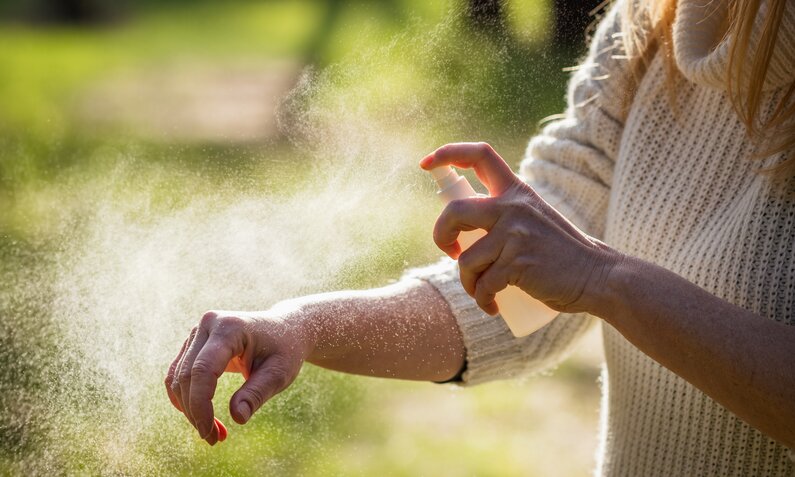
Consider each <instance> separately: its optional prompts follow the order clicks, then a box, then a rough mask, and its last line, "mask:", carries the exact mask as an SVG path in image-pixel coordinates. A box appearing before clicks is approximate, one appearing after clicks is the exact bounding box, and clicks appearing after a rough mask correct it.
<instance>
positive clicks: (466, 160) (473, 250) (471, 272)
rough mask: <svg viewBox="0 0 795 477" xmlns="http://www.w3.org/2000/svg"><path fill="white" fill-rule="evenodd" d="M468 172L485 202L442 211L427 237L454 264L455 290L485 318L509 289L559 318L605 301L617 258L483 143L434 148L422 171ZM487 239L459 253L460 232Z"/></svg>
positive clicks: (462, 202) (465, 202)
mask: <svg viewBox="0 0 795 477" xmlns="http://www.w3.org/2000/svg"><path fill="white" fill-rule="evenodd" d="M444 165H452V166H455V167H458V168H473V169H474V170H475V173H476V174H477V176H478V178H479V179H480V181H481V182H482V183H483V184H484V185H485V186H486V187H487V188H488V189H489V194H490V196H489V197H473V198H469V199H463V200H456V201H453V202H451V203H450V204H448V205H447V207H446V208H445V209H444V211H443V212H442V214H441V215H440V216H439V219H438V220H437V222H436V226H435V228H434V232H433V238H434V241H435V242H436V245H437V246H438V247H439V248H440V249H442V251H444V252H445V253H447V254H448V255H450V256H451V257H452V258H457V259H458V265H459V269H460V274H461V283H462V284H463V286H464V289H465V290H466V291H467V293H468V294H469V295H471V296H472V297H473V298H475V300H476V301H477V303H478V306H480V308H482V309H483V311H485V312H486V313H489V314H492V315H493V314H496V313H498V307H497V304H496V303H495V302H494V297H495V295H496V294H497V292H499V291H501V290H502V289H504V288H505V287H507V286H508V285H515V286H518V287H519V288H521V289H522V290H524V291H525V292H526V293H528V294H530V295H532V296H533V297H534V298H536V299H538V300H541V301H542V302H544V303H545V304H546V305H547V306H549V307H550V308H553V309H555V310H557V311H561V312H569V313H577V312H587V311H591V310H592V309H593V308H594V305H595V302H596V300H598V299H599V297H600V296H604V295H605V291H606V288H607V285H608V284H607V278H608V277H609V275H610V270H611V269H612V268H613V267H614V266H615V265H616V264H617V263H618V262H620V261H621V259H622V255H621V254H620V253H618V252H616V251H615V250H613V249H611V248H610V247H608V246H607V245H605V244H604V243H602V242H600V241H599V240H596V239H594V238H592V237H589V236H588V235H587V234H585V233H584V232H582V231H581V230H579V229H578V228H577V227H575V226H574V224H572V223H571V222H569V221H568V220H567V219H566V218H565V217H563V216H562V215H561V214H560V213H559V212H558V211H557V210H555V209H554V208H553V207H552V206H550V205H549V204H548V203H546V202H545V201H544V200H543V199H542V198H541V197H540V196H539V195H538V194H536V192H535V191H534V190H533V189H532V188H531V187H530V186H528V185H527V184H525V183H524V182H522V180H520V179H519V178H518V177H517V176H516V175H514V173H513V172H512V171H511V168H510V167H509V166H508V164H506V163H505V161H504V160H503V159H502V158H501V157H500V156H499V154H497V153H496V152H495V151H494V149H493V148H492V147H491V146H489V145H488V144H486V143H458V144H448V145H445V146H442V147H440V148H439V149H437V150H436V151H434V152H433V153H432V154H430V155H428V156H427V157H425V158H424V159H423V160H422V161H421V162H420V166H421V167H422V168H423V169H426V170H429V169H433V168H435V167H439V166H444ZM474 229H484V230H486V231H487V234H486V235H485V236H484V237H482V238H481V239H480V240H478V241H477V242H475V243H474V244H473V245H472V246H471V247H470V248H469V249H467V250H466V251H464V252H463V253H462V252H461V248H460V246H459V244H458V242H457V238H458V234H459V232H462V231H467V230H474Z"/></svg>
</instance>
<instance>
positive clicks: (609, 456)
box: [410, 0, 795, 476]
mask: <svg viewBox="0 0 795 477" xmlns="http://www.w3.org/2000/svg"><path fill="white" fill-rule="evenodd" d="M621 3H623V2H621V1H619V2H618V5H615V6H613V7H612V9H611V10H610V12H609V13H608V14H607V15H606V17H605V18H604V20H603V21H602V22H601V25H600V27H599V29H598V30H597V32H596V35H595V37H594V39H593V42H592V45H591V48H590V54H589V55H588V57H587V59H586V60H585V61H584V63H583V65H582V67H581V68H580V69H578V71H577V72H576V73H575V74H574V76H573V78H572V80H571V83H570V86H569V96H568V101H569V107H568V111H567V114H566V117H565V119H562V120H560V121H557V122H554V123H551V124H549V125H548V126H547V127H546V128H545V129H544V130H543V131H542V133H541V134H540V135H539V136H537V137H535V138H533V139H532V141H531V142H530V146H529V148H528V152H527V157H526V158H525V160H524V161H523V162H522V165H521V175H522V176H523V178H525V179H526V180H528V181H529V183H530V184H531V185H532V186H533V187H534V188H535V189H536V190H537V191H538V192H539V194H541V195H542V196H543V197H544V198H545V199H546V200H547V201H548V202H549V203H551V204H552V205H553V206H555V207H556V208H557V209H558V210H559V211H560V212H561V213H563V214H564V215H565V216H567V217H568V218H569V219H571V220H572V222H574V223H575V224H577V225H578V226H579V227H580V228H582V229H583V230H585V231H586V232H588V233H589V234H591V235H593V236H595V237H599V238H602V239H603V240H604V241H605V242H606V243H608V244H609V245H611V246H612V247H615V248H616V249H618V250H621V251H623V252H625V253H627V254H630V255H632V256H635V257H639V258H641V259H644V260H647V261H650V262H653V263H656V264H658V265H661V266H663V267H665V268H667V269H669V270H672V271H674V272H676V273H677V274H679V275H681V276H682V277H684V278H686V279H687V280H689V281H691V282H693V283H695V284H697V285H698V286H700V287H702V288H704V289H706V290H708V291H709V292H710V293H713V294H715V295H717V296H719V297H721V298H723V299H725V300H728V301H730V302H732V303H735V304H737V305H739V306H742V307H744V308H746V309H748V310H751V311H753V312H754V313H757V314H759V315H760V316H763V317H765V319H772V320H778V321H782V322H786V323H789V324H795V201H794V200H792V199H787V198H785V197H784V196H782V195H781V194H779V193H778V192H777V189H775V188H773V187H771V184H770V181H769V180H768V179H767V178H765V177H763V176H761V175H760V174H757V173H755V172H754V170H755V168H757V167H758V166H759V164H760V163H759V162H754V161H752V159H751V157H752V156H753V155H754V153H755V152H756V151H757V150H758V146H755V145H754V144H752V143H751V142H750V141H749V140H748V139H747V137H746V135H745V131H744V128H743V125H742V124H741V122H740V121H739V120H738V118H737V116H736V114H735V112H734V111H733V109H732V106H731V104H730V102H729V100H728V98H727V94H726V92H725V91H724V88H723V79H724V77H725V71H726V65H727V56H728V47H727V41H726V40H724V39H723V32H722V31H721V30H720V28H721V25H725V23H724V22H723V20H724V19H725V13H726V12H725V10H724V9H725V8H726V4H728V3H729V2H724V1H714V0H680V3H679V6H678V11H677V18H676V22H675V26H674V37H675V38H674V50H675V59H676V63H677V66H678V69H679V70H680V73H681V76H680V77H679V78H678V80H677V84H676V101H677V103H678V104H677V106H678V111H677V112H676V113H675V112H674V111H673V109H672V106H671V102H670V100H669V99H670V97H669V94H668V93H667V91H666V87H665V86H666V85H665V81H666V78H665V71H664V70H665V68H664V64H663V58H662V56H661V55H660V54H658V56H657V58H655V59H654V61H653V62H652V64H651V66H650V68H649V69H648V71H647V73H646V75H645V76H644V78H643V80H642V82H641V84H640V87H639V90H638V92H637V94H636V96H635V97H634V100H633V102H632V104H631V107H630V109H629V112H628V114H622V101H623V98H624V95H625V94H626V91H627V88H626V84H627V83H626V80H627V74H628V73H627V62H626V60H625V58H624V57H623V56H622V55H623V50H622V45H621V24H620V23H621V22H620V18H619V17H620V14H621V11H620V10H621V9H622V8H623V7H622V5H621ZM793 4H795V2H788V7H787V11H786V14H785V18H784V21H783V25H782V30H781V33H780V35H779V45H778V49H777V50H776V53H775V56H774V59H773V63H772V65H771V68H770V74H769V78H768V80H767V84H766V85H765V89H766V97H765V98H764V101H765V102H764V104H765V105H766V106H767V107H768V110H769V107H771V106H772V105H774V104H775V101H776V99H777V98H779V97H780V95H781V94H782V93H783V90H784V86H785V85H786V84H787V83H788V82H790V81H792V80H793V79H794V78H795V71H793V70H795V5H793ZM782 159H783V155H781V154H779V155H777V156H774V157H771V158H768V159H767V160H766V162H764V163H765V164H770V163H773V162H776V161H780V160H782ZM410 275H412V276H415V277H419V278H422V279H425V280H427V281H429V282H430V283H432V284H433V285H434V286H435V287H436V288H437V289H438V290H439V291H440V292H441V294H442V295H443V296H444V297H445V299H446V300H447V301H448V302H449V304H450V307H451V309H452V310H453V313H454V314H455V316H456V319H457V320H458V323H459V325H460V328H461V331H462V333H463V337H464V342H465V345H466V348H467V370H466V372H465V373H464V375H463V381H464V383H465V384H466V383H468V384H476V383H481V382H484V381H489V380H494V379H505V378H511V377H514V376H518V375H523V374H528V373H533V372H537V371H541V370H543V369H545V368H548V367H550V366H554V365H555V364H557V363H558V362H559V361H560V360H561V359H563V358H564V357H565V356H566V355H567V353H568V351H569V350H570V349H571V348H572V347H573V346H574V345H576V343H577V341H578V338H579V337H580V336H582V335H583V334H584V332H585V331H586V330H587V329H588V328H589V327H590V326H592V325H594V324H596V323H600V322H601V321H600V320H598V319H596V318H593V317H589V316H585V315H565V314H562V315H560V316H558V318H556V319H555V320H554V321H553V322H552V323H550V324H549V325H547V326H546V327H545V328H542V329H541V330H539V331H537V332H536V333H533V334H532V335H530V336H527V337H524V338H518V339H517V338H514V337H513V336H512V335H511V334H510V332H509V331H508V328H507V327H506V326H505V324H504V322H503V321H502V320H501V319H495V318H492V317H489V316H487V315H485V314H483V313H482V312H481V311H480V310H479V309H478V308H477V307H476V306H475V304H474V302H473V300H472V299H471V298H470V297H469V296H467V295H466V293H465V292H464V290H463V289H462V287H461V285H460V282H459V281H458V273H457V270H456V268H455V264H454V263H453V262H450V261H447V262H443V263H441V264H438V265H436V266H433V267H428V268H425V269H420V270H415V271H413V272H412V273H411V274H410ZM692 319H694V320H697V319H699V317H698V316H693V317H692ZM603 327H604V330H603V331H604V333H603V334H604V348H605V355H606V361H607V362H606V376H605V378H606V381H605V383H606V385H605V386H604V389H605V396H604V404H605V405H604V406H603V412H605V413H606V415H605V416H603V419H602V422H603V429H602V438H601V449H600V454H599V461H598V463H597V467H598V468H597V474H598V475H602V476H619V475H622V476H624V475H625V476H654V475H660V476H663V475H664V476H675V475H716V476H717V475H720V476H726V475H731V476H747V475H788V476H792V475H795V463H794V462H793V460H792V454H791V453H790V452H789V451H788V450H787V448H786V447H784V446H782V445H780V444H778V443H776V442H775V441H773V440H772V439H770V438H769V437H767V436H765V435H764V434H762V433H761V432H759V431H757V430H756V429H754V428H752V427H750V426H749V425H748V424H746V423H745V422H743V421H741V420H740V419H739V418H738V417H736V416H734V415H733V414H732V413H730V412H729V411H727V410H726V409H724V408H723V407H722V406H720V405H719V404H717V403H716V402H715V401H713V400H712V399H710V398H709V397H707V396H706V395H705V394H703V393H702V392H701V391H699V390H698V389H696V388H695V387H693V386H692V385H690V384H689V383H687V382H686V381H685V380H683V379H682V378H680V377H679V376H677V375H676V374H674V373H672V372H671V371H669V370H667V369H666V368H664V367H662V366H661V365H659V364H658V363H656V362H655V361H653V360H652V359H650V358H649V357H647V356H646V355H645V354H643V353H642V352H641V351H640V350H638V349H637V348H635V347H634V346H633V345H632V344H630V343H629V342H628V341H627V340H626V339H624V337H623V336H622V335H621V334H619V333H618V332H617V331H616V330H615V329H614V328H612V327H611V326H609V325H603ZM793 363H795V347H794V348H793ZM793 405H795V403H793ZM505 438H506V439H510V436H506V437H505Z"/></svg>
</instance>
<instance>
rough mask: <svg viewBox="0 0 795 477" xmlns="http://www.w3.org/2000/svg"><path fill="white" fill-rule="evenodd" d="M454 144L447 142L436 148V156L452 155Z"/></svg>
mask: <svg viewBox="0 0 795 477" xmlns="http://www.w3.org/2000/svg"><path fill="white" fill-rule="evenodd" d="M451 149H452V146H451V145H450V144H445V145H444V146H442V147H440V148H439V149H437V150H436V156H438V157H442V158H443V157H446V156H448V155H450V152H451Z"/></svg>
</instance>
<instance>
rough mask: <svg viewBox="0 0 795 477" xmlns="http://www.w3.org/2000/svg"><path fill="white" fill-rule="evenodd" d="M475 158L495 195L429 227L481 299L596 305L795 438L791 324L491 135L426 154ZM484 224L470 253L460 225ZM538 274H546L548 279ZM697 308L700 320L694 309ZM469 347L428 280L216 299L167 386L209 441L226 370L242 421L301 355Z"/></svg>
mask: <svg viewBox="0 0 795 477" xmlns="http://www.w3.org/2000/svg"><path fill="white" fill-rule="evenodd" d="M442 165H453V166H455V167H459V168H473V169H474V170H475V173H476V174H477V176H478V178H479V179H480V180H481V181H482V182H483V184H484V185H486V187H487V188H488V189H489V193H490V197H476V198H471V199H465V200H459V201H454V202H451V203H450V204H449V205H448V206H447V207H446V208H445V210H444V211H443V212H442V214H441V216H440V217H439V219H438V221H437V223H436V226H435V228H434V240H435V242H436V244H437V245H438V246H439V248H440V249H442V250H443V251H444V252H445V253H447V254H448V255H450V256H451V257H453V258H457V259H458V261H459V268H460V273H461V282H462V284H463V286H464V288H465V290H466V291H467V293H469V294H470V295H471V296H472V297H473V298H475V300H476V301H477V303H478V306H480V307H481V308H482V309H483V310H484V311H485V312H487V313H489V314H496V313H497V312H498V311H499V310H498V307H497V305H496V303H495V302H494V296H495V294H496V293H497V292H498V291H500V290H502V289H503V288H505V287H506V286H507V285H516V286H519V287H520V288H522V289H523V290H524V291H525V292H527V293H529V294H531V295H532V296H534V297H535V298H537V299H539V300H541V301H543V302H544V303H545V304H547V305H548V306H550V307H551V308H553V309H555V310H558V311H561V312H588V313H590V314H592V315H594V316H597V317H600V318H602V319H603V320H605V321H606V322H607V323H609V324H610V325H612V326H613V327H615V328H616V329H617V330H618V331H619V332H621V333H622V334H623V335H624V336H625V337H626V338H627V339H628V340H629V341H630V342H632V343H633V344H634V345H635V346H637V347H638V348H639V349H640V350H641V351H643V352H644V353H646V354H647V355H648V356H650V357H651V358H652V359H654V360H656V361H657V362H659V363H660V364H662V365H663V366H665V367H667V368H668V369H670V370H671V371H673V372H674V373H676V374H678V375H679V376H681V377H682V378H684V379H685V380H687V381H688V382H690V383H691V384H693V385H694V386H695V387H697V388H698V389H700V390H701V391H703V392H704V393H706V394H707V395H709V396H710V397H711V398H713V399H714V400H715V401H717V402H718V403H720V404H721V405H723V406H724V407H726V408H727V409H729V410H730V411H732V412H733V413H735V414H736V415H737V416H739V417H740V418H742V419H743V420H745V421H746V422H748V423H749V424H750V425H752V426H754V427H756V428H757V429H759V430H761V431H762V432H764V433H766V434H768V435H769V436H771V437H772V438H774V439H776V440H778V441H779V442H781V443H782V444H784V445H786V446H788V447H789V448H791V449H795V405H793V403H795V367H793V366H792V352H793V350H794V349H795V327H793V326H788V325H785V324H783V323H780V322H776V321H773V320H769V319H765V318H763V317H760V316H758V315H755V314H753V313H750V312H748V311H747V310H744V309H742V308H740V307H737V306H735V305H733V304H731V303H728V302H726V301H724V300H722V299H720V298H718V297H715V296H713V295H711V294H709V293H707V292H706V291H704V290H703V289H701V288H699V287H698V286H696V285H694V284H692V283H690V282H688V281H686V280H684V279H683V278H681V277H679V276H678V275H676V274H674V273H672V272H670V271H668V270H665V269H663V268H661V267H658V266H656V265H653V264H651V263H648V262H644V261H642V260H640V259H637V258H634V257H630V256H626V255H623V254H621V253H619V252H617V251H616V250H613V249H612V248H610V247H609V246H607V245H605V244H604V243H602V242H600V241H598V240H596V239H594V238H592V237H589V236H588V235H587V234H585V233H583V232H582V231H580V230H579V229H578V228H577V227H575V226H574V225H573V224H571V223H570V222H569V221H568V220H566V218H565V217H563V216H562V215H560V214H559V213H558V212H557V211H556V210H555V209H554V208H552V207H551V206H550V205H549V204H547V203H546V202H545V201H544V200H543V199H542V198H541V197H539V196H538V195H537V194H536V193H535V192H534V191H533V189H532V188H531V187H529V186H528V185H526V184H524V183H523V182H522V181H521V180H519V179H518V178H517V177H516V176H515V175H514V174H513V173H512V171H511V169H510V167H509V166H508V165H507V164H506V163H505V161H503V160H502V158H501V157H500V156H499V155H498V154H497V153H496V152H495V151H494V150H493V149H492V148H491V147H490V146H489V145H488V144H485V143H459V144H448V145H446V146H443V147H441V148H439V149H437V150H436V151H434V152H433V153H432V154H430V155H429V156H427V157H426V158H424V159H423V160H422V161H421V162H420V166H421V167H423V168H424V169H431V168H434V167H438V166H442ZM476 228H481V229H484V230H486V231H487V232H488V233H487V234H486V236H485V237H483V238H482V239H481V240H479V241H478V242H476V243H475V244H474V245H473V246H472V247H470V248H469V249H468V250H466V251H465V252H463V253H461V249H460V246H459V245H458V243H457V241H456V238H457V236H458V233H459V232H460V231H465V230H473V229H476ZM540 277H543V279H541V278H540ZM694 317H697V319H694ZM465 354H466V350H465V347H464V344H463V341H462V338H461V335H460V331H459V329H458V327H457V325H456V323H455V318H454V316H453V314H452V312H451V311H450V309H449V307H448V306H447V304H446V302H445V301H444V299H443V298H442V297H441V296H440V295H439V294H438V292H437V291H436V290H435V289H434V288H433V287H432V286H431V285H428V284H426V283H424V282H421V281H419V280H406V281H402V282H400V283H398V284H395V285H392V286H389V287H384V288H379V289H375V290H368V291H346V292H336V293H330V294H323V295H315V296H310V297H304V298H301V299H297V300H290V301H286V302H283V303H281V304H279V305H277V306H276V307H274V308H272V309H271V310H268V311H266V312H259V313H242V312H208V313H206V314H205V315H204V316H203V317H202V319H201V321H200V323H199V325H198V326H197V327H196V328H194V330H193V331H192V332H191V335H190V337H189V338H188V340H186V343H185V345H183V349H182V350H181V351H180V353H179V354H178V355H177V358H176V359H175V360H174V362H173V363H172V364H171V367H170V368H169V371H168V375H167V377H166V389H167V391H168V394H169V398H170V399H171V402H172V403H173V404H174V406H175V407H176V408H177V409H179V410H180V411H182V412H183V413H184V414H185V416H186V417H187V418H188V420H189V421H190V422H191V424H193V425H194V427H196V429H197V431H198V433H199V435H200V436H201V437H202V438H203V439H205V440H207V442H208V443H210V444H215V443H216V442H218V441H220V440H223V438H225V437H226V429H225V428H224V427H223V424H221V423H220V421H218V420H217V419H216V418H215V417H214V414H213V408H212V397H213V394H214V391H215V386H216V382H217V378H218V376H220V375H221V374H222V373H223V372H224V371H231V372H241V373H243V375H244V377H245V378H246V382H245V383H244V384H243V386H242V387H241V388H240V389H239V390H238V391H237V392H236V393H235V394H234V395H233V396H232V399H231V401H230V413H231V415H232V418H233V419H234V420H235V421H236V422H238V423H240V424H244V423H245V422H247V421H248V420H249V419H250V417H251V414H252V413H253V412H256V410H257V409H259V408H260V407H261V406H262V405H263V403H265V402H266V401H267V400H268V399H270V398H271V397H272V396H274V395H275V394H277V393H278V392H280V391H282V390H283V389H285V388H286V387H287V386H289V384H290V383H291V382H292V381H293V379H295V377H296V375H297V374H298V371H299V370H300V368H301V366H302V364H303V362H304V361H308V362H310V363H313V364H316V365H319V366H322V367H325V368H328V369H334V370H337V371H343V372H348V373H355V374H363V375H369V376H382V377H391V378H401V379H416V380H428V381H442V380H446V379H449V378H451V377H452V376H454V375H455V374H456V373H457V372H458V371H459V370H460V369H461V368H462V366H463V363H464V359H465Z"/></svg>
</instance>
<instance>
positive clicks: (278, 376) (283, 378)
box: [270, 366, 290, 391]
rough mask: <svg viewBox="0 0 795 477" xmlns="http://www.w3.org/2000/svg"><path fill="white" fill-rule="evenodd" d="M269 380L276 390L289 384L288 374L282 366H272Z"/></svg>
mask: <svg viewBox="0 0 795 477" xmlns="http://www.w3.org/2000/svg"><path fill="white" fill-rule="evenodd" d="M270 380H271V383H272V385H273V388H274V389H275V390H276V391H281V390H282V389H284V388H286V387H287V386H288V385H289V384H290V375H289V373H288V372H287V370H286V369H285V368H284V367H282V366H274V367H273V368H271V370H270Z"/></svg>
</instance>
